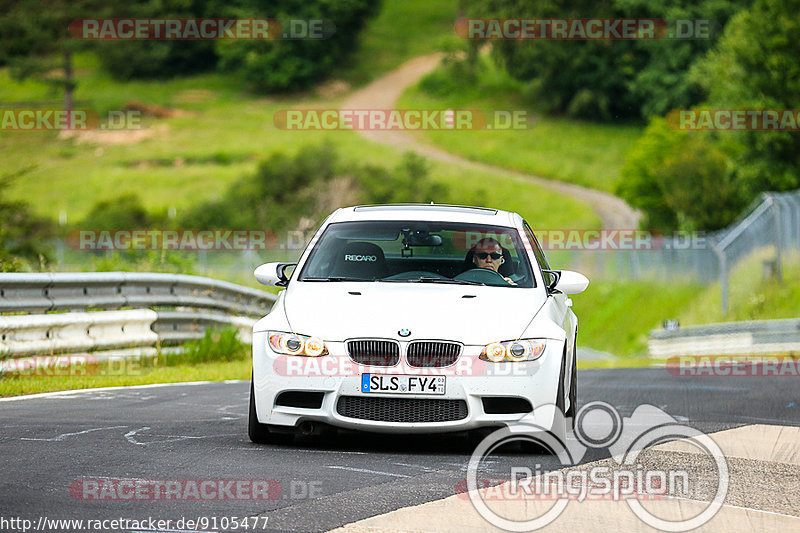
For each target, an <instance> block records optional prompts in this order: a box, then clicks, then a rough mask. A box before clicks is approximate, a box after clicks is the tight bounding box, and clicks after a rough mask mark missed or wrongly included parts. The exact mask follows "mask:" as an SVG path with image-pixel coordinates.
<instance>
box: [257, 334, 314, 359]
mask: <svg viewBox="0 0 800 533" xmlns="http://www.w3.org/2000/svg"><path fill="white" fill-rule="evenodd" d="M267 337H268V339H269V341H268V342H269V347H270V348H272V351H273V352H277V353H280V354H284V355H300V356H303V357H318V356H320V355H328V349H327V348H326V347H325V343H324V342H322V339H319V338H317V337H309V336H308V335H297V334H295V333H283V332H281V331H270V332H269V333H268V334H267Z"/></svg>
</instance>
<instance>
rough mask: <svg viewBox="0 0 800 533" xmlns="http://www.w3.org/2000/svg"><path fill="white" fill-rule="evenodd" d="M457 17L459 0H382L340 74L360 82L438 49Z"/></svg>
mask: <svg viewBox="0 0 800 533" xmlns="http://www.w3.org/2000/svg"><path fill="white" fill-rule="evenodd" d="M457 18H458V0H385V1H384V2H383V6H382V8H381V12H380V14H379V15H378V16H377V17H376V18H375V20H373V21H371V22H370V24H369V25H368V26H367V28H366V30H365V31H364V33H363V35H362V36H361V46H360V48H359V50H358V51H357V52H356V54H355V55H354V57H353V58H352V60H351V61H350V63H349V64H348V65H347V66H346V67H345V69H344V72H343V73H342V74H341V77H342V78H343V79H345V80H347V81H349V82H350V83H353V84H354V85H361V84H363V83H365V82H368V81H371V80H373V79H375V78H377V77H378V76H380V75H381V74H382V73H384V72H387V71H389V70H392V69H393V68H395V67H397V66H399V65H400V64H401V63H402V62H403V61H406V60H408V59H411V58H412V57H415V56H418V55H422V54H427V53H430V52H435V51H437V50H438V49H439V48H440V45H441V44H442V43H443V42H445V41H447V40H448V39H453V38H455V32H454V31H453V25H454V23H455V21H456V19H457Z"/></svg>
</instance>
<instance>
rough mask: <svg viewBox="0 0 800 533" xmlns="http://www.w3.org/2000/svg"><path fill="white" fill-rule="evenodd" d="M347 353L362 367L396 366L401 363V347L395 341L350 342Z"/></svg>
mask: <svg viewBox="0 0 800 533" xmlns="http://www.w3.org/2000/svg"><path fill="white" fill-rule="evenodd" d="M347 353H348V354H349V355H350V358H351V359H352V360H353V361H355V362H356V363H358V364H360V365H369V366H394V365H396V364H397V363H399V362H400V345H399V344H397V343H396V342H394V341H384V340H357V341H348V343H347Z"/></svg>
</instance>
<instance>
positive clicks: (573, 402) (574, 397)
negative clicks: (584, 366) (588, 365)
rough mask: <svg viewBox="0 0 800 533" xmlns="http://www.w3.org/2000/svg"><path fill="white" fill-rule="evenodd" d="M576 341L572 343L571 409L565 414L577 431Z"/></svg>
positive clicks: (573, 429)
mask: <svg viewBox="0 0 800 533" xmlns="http://www.w3.org/2000/svg"><path fill="white" fill-rule="evenodd" d="M576 342H577V339H575V342H573V343H572V376H571V377H570V380H569V409H567V412H566V413H564V416H565V417H566V418H567V419H569V420H570V427H571V429H572V431H573V432H574V431H575V415H576V414H577V412H578V357H577V349H576Z"/></svg>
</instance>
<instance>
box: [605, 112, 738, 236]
mask: <svg viewBox="0 0 800 533" xmlns="http://www.w3.org/2000/svg"><path fill="white" fill-rule="evenodd" d="M729 165H730V162H729V158H728V157H727V156H726V155H725V154H724V153H723V152H722V151H721V150H720V149H719V148H718V147H717V146H716V145H715V144H714V142H713V138H712V137H711V136H710V135H708V134H703V133H699V132H692V133H688V132H685V131H680V130H676V129H673V128H671V127H670V126H669V125H668V124H667V121H666V120H664V119H661V118H657V119H653V120H652V121H651V122H650V125H649V126H648V127H647V129H646V130H645V132H644V134H643V135H642V137H641V138H640V139H639V140H638V141H636V144H635V145H634V147H633V148H631V150H630V152H628V154H627V158H626V161H625V165H624V166H623V167H622V178H623V179H622V182H621V183H620V186H619V188H618V190H617V193H618V194H619V195H620V196H621V197H622V198H624V199H625V200H626V201H627V202H628V203H629V204H631V205H632V206H634V207H637V208H639V209H641V210H642V211H643V213H644V215H645V216H644V218H643V220H642V226H643V227H646V228H651V229H660V230H675V229H683V230H697V229H703V230H713V229H718V228H721V227H724V226H726V225H727V224H729V223H730V222H731V221H732V220H733V219H734V218H736V215H737V214H738V213H739V212H740V211H741V209H742V208H743V207H745V205H746V203H747V197H746V195H745V194H744V193H743V188H742V185H741V183H740V182H739V181H738V180H737V179H736V178H735V176H733V175H732V174H731V173H730V170H729Z"/></svg>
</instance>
